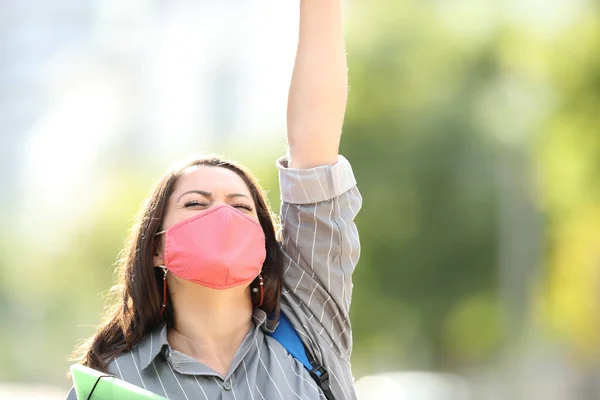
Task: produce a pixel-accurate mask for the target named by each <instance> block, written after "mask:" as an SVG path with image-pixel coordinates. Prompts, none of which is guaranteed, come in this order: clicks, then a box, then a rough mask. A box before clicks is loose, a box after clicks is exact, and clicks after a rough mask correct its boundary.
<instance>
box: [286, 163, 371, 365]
mask: <svg viewBox="0 0 600 400" xmlns="http://www.w3.org/2000/svg"><path fill="white" fill-rule="evenodd" d="M277 167H278V169H279V182H280V189H281V200H282V206H281V231H280V233H281V240H282V247H283V251H284V263H283V270H284V287H283V298H282V310H283V312H285V313H286V315H288V316H289V314H292V316H291V318H290V319H292V322H293V323H295V325H300V326H302V327H303V328H304V330H305V332H306V331H310V332H307V335H311V334H312V333H314V332H316V333H317V334H319V335H322V336H324V337H325V338H326V343H329V344H331V345H332V346H334V347H335V349H336V350H337V353H338V355H340V356H341V357H343V358H349V357H350V352H351V347H352V336H351V329H350V321H349V311H350V302H351V298H352V273H353V271H354V268H355V266H356V264H357V263H358V259H359V256H360V241H359V236H358V231H357V228H356V225H355V223H354V218H355V217H356V215H357V213H358V211H359V210H360V208H361V204H362V197H361V195H360V193H359V191H358V188H357V187H356V179H355V178H354V174H353V172H352V167H351V166H350V163H349V162H348V160H347V159H346V158H344V157H343V156H338V162H337V163H336V164H334V165H323V166H319V167H315V168H310V169H293V168H288V162H287V159H286V158H285V157H282V158H280V159H279V160H278V162H277ZM294 320H295V321H294Z"/></svg>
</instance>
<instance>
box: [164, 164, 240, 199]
mask: <svg viewBox="0 0 600 400" xmlns="http://www.w3.org/2000/svg"><path fill="white" fill-rule="evenodd" d="M188 190H204V191H207V192H214V193H217V192H221V193H223V194H230V193H242V194H246V195H248V196H250V190H249V189H248V186H246V183H245V182H244V180H243V179H242V178H241V177H240V176H239V175H238V174H236V173H235V172H233V171H232V170H230V169H227V168H223V167H213V166H204V165H201V166H197V167H191V168H189V169H188V170H187V171H186V172H185V173H184V174H183V175H182V176H180V177H179V179H177V182H176V183H175V188H174V193H177V192H185V191H188Z"/></svg>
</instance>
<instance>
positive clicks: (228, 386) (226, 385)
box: [223, 381, 231, 390]
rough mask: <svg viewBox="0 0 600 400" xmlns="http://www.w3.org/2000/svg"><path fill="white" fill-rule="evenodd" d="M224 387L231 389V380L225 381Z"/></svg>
mask: <svg viewBox="0 0 600 400" xmlns="http://www.w3.org/2000/svg"><path fill="white" fill-rule="evenodd" d="M223 389H225V390H231V382H229V381H225V382H223Z"/></svg>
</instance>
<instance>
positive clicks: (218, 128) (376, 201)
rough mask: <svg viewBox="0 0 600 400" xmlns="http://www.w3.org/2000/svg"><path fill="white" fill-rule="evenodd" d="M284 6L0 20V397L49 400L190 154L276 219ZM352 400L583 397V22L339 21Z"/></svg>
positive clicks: (473, 18) (385, 8) (351, 4)
mask: <svg viewBox="0 0 600 400" xmlns="http://www.w3.org/2000/svg"><path fill="white" fill-rule="evenodd" d="M297 19H298V0H285V1H281V0H244V1H242V0H224V1H206V0H195V1H194V0H172V1H169V2H166V1H158V0H145V1H143V0H129V1H126V2H122V1H117V0H91V1H84V2H82V1H76V0H54V1H52V2H42V1H39V0H2V1H0V220H1V221H2V222H3V229H2V230H1V231H0V320H1V321H2V324H1V325H0V398H1V399H10V400H12V399H45V400H54V399H61V398H64V396H65V395H66V392H67V391H68V389H69V387H70V382H69V381H68V380H67V378H66V373H67V371H68V366H69V362H68V361H67V356H68V355H69V353H70V352H71V351H72V350H73V348H74V346H75V345H76V344H77V343H79V342H80V341H81V340H83V339H85V338H87V337H89V336H90V335H91V334H92V333H93V332H94V330H95V329H94V327H95V326H96V325H97V324H98V323H99V320H100V319H99V318H100V317H99V315H100V312H101V310H102V307H103V304H104V300H103V296H104V295H106V293H107V291H108V289H109V288H110V286H111V285H112V284H113V282H114V278H115V276H114V268H115V261H116V259H117V255H118V252H119V250H120V247H121V244H122V242H123V241H124V239H125V237H126V236H127V234H128V229H129V228H130V226H131V224H132V219H133V216H134V214H135V213H136V211H137V209H138V207H139V205H140V204H141V202H142V200H143V199H144V197H145V196H146V194H147V193H148V191H149V188H150V185H151V184H152V183H153V182H154V181H155V180H156V179H158V177H159V176H160V175H161V174H162V172H163V171H164V170H165V169H166V167H167V166H168V165H169V164H170V163H171V162H172V161H175V160H177V159H180V158H182V157H185V156H187V155H189V154H190V153H197V152H209V153H221V154H224V155H226V156H228V157H230V158H234V159H237V160H240V161H242V162H243V163H245V164H246V165H248V166H249V167H250V169H251V170H253V171H254V172H255V174H256V175H257V176H258V177H259V179H260V181H261V183H262V185H263V187H264V188H265V189H267V190H269V197H270V200H271V203H272V205H273V207H274V208H275V209H276V210H278V209H279V192H278V186H277V173H276V170H275V167H274V162H275V159H276V157H278V156H279V155H281V154H282V153H283V152H284V151H285V110H286V101H287V90H288V84H289V80H290V77H291V71H292V66H293V61H294V54H295V46H296V41H297V28H298V20H297ZM346 32H347V52H348V63H349V73H350V95H349V96H350V97H349V106H348V111H347V118H346V122H345V126H344V134H343V136H342V146H341V151H340V152H341V153H342V154H344V155H345V156H346V157H347V158H348V159H349V160H350V161H351V162H352V164H353V167H354V170H355V173H356V176H357V180H358V182H359V188H360V190H361V192H362V194H363V197H364V207H363V210H362V212H361V214H360V215H359V218H358V220H357V224H358V227H359V231H360V234H361V239H362V243H363V253H362V258H361V262H360V264H359V268H358V269H357V271H356V273H355V275H354V279H355V281H354V282H355V283H354V298H353V303H352V321H353V329H354V352H353V369H354V375H355V377H356V379H357V380H359V385H358V386H359V392H360V393H361V399H369V398H377V399H378V400H379V399H384V398H386V399H401V400H405V399H416V400H437V399H478V400H488V399H489V400H496V399H511V400H513V399H517V400H518V399H526V400H533V399H544V400H580V399H581V400H592V399H599V398H600V340H599V339H598V337H599V336H598V333H597V332H598V330H599V328H600V230H599V228H600V51H599V49H600V5H599V3H598V2H594V1H591V0H545V1H542V0H479V1H467V0H444V1H441V0H426V1H417V0H370V1H358V0H348V1H347V2H346Z"/></svg>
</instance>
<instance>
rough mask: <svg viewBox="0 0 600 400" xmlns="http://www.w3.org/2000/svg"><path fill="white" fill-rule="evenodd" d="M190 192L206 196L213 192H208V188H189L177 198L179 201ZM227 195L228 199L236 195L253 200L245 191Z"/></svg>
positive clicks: (210, 195)
mask: <svg viewBox="0 0 600 400" xmlns="http://www.w3.org/2000/svg"><path fill="white" fill-rule="evenodd" d="M190 193H196V194H199V195H202V196H205V197H212V193H211V192H207V191H206V190H188V191H187V192H185V193H182V194H181V196H179V197H178V198H177V201H179V200H181V198H182V197H183V196H185V195H186V194H190ZM225 197H226V198H228V199H233V198H236V197H245V198H247V199H248V200H252V199H250V197H248V196H247V195H245V194H243V193H231V194H228V195H227V196H225Z"/></svg>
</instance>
